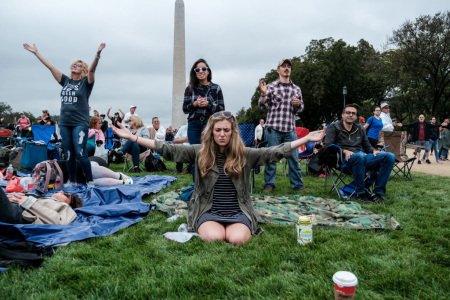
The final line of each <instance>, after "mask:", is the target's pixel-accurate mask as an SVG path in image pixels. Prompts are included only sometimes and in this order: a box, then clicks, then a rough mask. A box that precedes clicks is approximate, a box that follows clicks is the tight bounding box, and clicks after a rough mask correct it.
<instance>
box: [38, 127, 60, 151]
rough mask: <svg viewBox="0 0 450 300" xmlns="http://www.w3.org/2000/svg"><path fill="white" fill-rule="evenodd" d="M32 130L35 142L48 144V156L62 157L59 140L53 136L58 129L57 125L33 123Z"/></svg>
mask: <svg viewBox="0 0 450 300" xmlns="http://www.w3.org/2000/svg"><path fill="white" fill-rule="evenodd" d="M31 131H32V132H33V136H34V138H33V139H34V142H35V143H41V144H43V145H46V146H47V149H48V150H49V151H48V158H52V159H53V158H55V159H61V156H60V153H59V149H60V145H59V141H58V140H57V139H55V138H54V136H53V135H54V133H55V131H56V126H55V125H31Z"/></svg>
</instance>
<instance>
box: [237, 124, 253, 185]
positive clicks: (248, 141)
mask: <svg viewBox="0 0 450 300" xmlns="http://www.w3.org/2000/svg"><path fill="white" fill-rule="evenodd" d="M239 132H240V134H241V138H242V141H243V142H244V145H245V147H255V125H254V124H239ZM254 185H255V169H252V171H251V176H250V193H252V192H253V186H254Z"/></svg>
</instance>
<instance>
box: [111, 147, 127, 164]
mask: <svg viewBox="0 0 450 300" xmlns="http://www.w3.org/2000/svg"><path fill="white" fill-rule="evenodd" d="M107 161H108V164H109V163H113V164H121V163H123V162H124V159H123V153H122V151H117V150H115V149H112V150H111V151H109V154H108V160H107Z"/></svg>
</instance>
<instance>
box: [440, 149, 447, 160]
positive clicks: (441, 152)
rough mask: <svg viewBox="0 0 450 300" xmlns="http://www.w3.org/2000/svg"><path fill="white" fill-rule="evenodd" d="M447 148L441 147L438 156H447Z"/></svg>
mask: <svg viewBox="0 0 450 300" xmlns="http://www.w3.org/2000/svg"><path fill="white" fill-rule="evenodd" d="M447 154H448V149H447V148H444V147H441V150H439V156H440V157H443V158H447Z"/></svg>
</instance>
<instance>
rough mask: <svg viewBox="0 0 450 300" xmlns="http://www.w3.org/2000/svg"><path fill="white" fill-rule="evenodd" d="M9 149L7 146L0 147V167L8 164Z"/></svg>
mask: <svg viewBox="0 0 450 300" xmlns="http://www.w3.org/2000/svg"><path fill="white" fill-rule="evenodd" d="M10 153H11V150H9V149H8V148H4V147H1V148H0V168H6V167H7V166H8V164H9V155H10Z"/></svg>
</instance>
